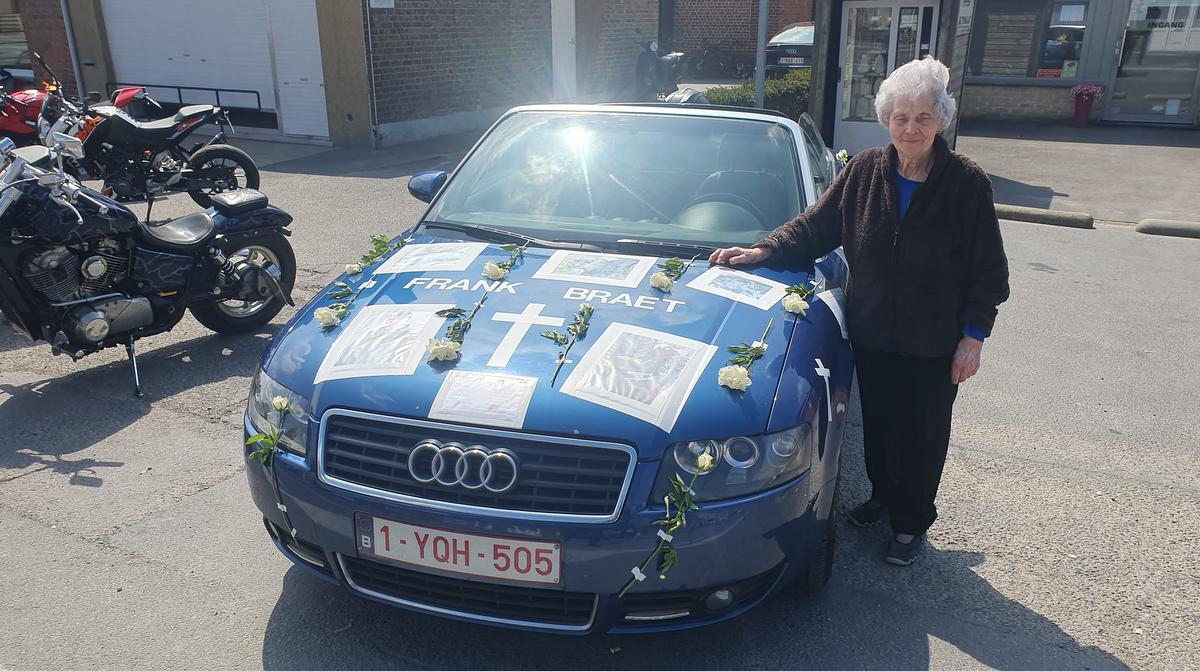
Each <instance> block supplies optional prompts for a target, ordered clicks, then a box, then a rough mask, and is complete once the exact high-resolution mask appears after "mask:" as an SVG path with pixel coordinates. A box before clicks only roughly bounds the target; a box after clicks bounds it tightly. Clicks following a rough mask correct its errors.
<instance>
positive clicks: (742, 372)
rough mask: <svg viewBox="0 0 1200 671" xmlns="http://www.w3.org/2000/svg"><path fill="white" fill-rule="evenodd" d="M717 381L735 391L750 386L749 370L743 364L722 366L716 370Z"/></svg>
mask: <svg viewBox="0 0 1200 671" xmlns="http://www.w3.org/2000/svg"><path fill="white" fill-rule="evenodd" d="M717 383H718V384H720V385H721V386H722V387H729V388H730V389H736V390H737V391H745V389H746V387H749V386H750V371H749V370H747V369H746V367H745V366H724V367H722V368H721V370H718V371H717Z"/></svg>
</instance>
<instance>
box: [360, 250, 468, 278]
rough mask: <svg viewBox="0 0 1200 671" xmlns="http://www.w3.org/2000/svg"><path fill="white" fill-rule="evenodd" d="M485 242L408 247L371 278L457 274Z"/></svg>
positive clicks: (384, 264) (396, 254) (395, 255)
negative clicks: (415, 274) (442, 273)
mask: <svg viewBox="0 0 1200 671" xmlns="http://www.w3.org/2000/svg"><path fill="white" fill-rule="evenodd" d="M485 249H487V243H486V242H441V243H436V244H430V245H412V244H410V245H408V246H406V247H404V248H402V249H400V251H398V252H396V253H395V254H393V255H392V256H391V258H389V259H388V260H387V261H384V262H383V265H381V266H379V267H378V268H376V269H375V272H374V273H372V274H374V275H382V274H387V273H421V272H433V271H442V272H461V271H464V270H466V269H467V268H470V267H471V264H472V263H474V262H475V259H477V258H479V255H480V254H481V253H482V252H483V250H485Z"/></svg>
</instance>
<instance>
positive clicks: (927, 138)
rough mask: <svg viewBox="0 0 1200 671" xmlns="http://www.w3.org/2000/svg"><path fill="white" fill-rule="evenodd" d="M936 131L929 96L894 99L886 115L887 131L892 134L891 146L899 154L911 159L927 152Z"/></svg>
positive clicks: (931, 99)
mask: <svg viewBox="0 0 1200 671" xmlns="http://www.w3.org/2000/svg"><path fill="white" fill-rule="evenodd" d="M937 132H938V122H937V117H935V116H934V115H933V98H932V97H931V96H922V97H920V98H916V99H912V98H904V97H900V98H897V99H896V102H895V105H893V107H892V115H891V116H890V117H888V133H890V134H891V136H892V146H894V147H895V148H896V152H897V153H899V154H900V156H902V157H904V158H906V159H909V160H912V159H917V158H920V157H922V156H924V155H926V154H928V153H929V152H930V151H931V148H932V147H933V136H934V135H937Z"/></svg>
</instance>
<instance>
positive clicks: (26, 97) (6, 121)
mask: <svg viewBox="0 0 1200 671" xmlns="http://www.w3.org/2000/svg"><path fill="white" fill-rule="evenodd" d="M10 81H12V74H11V73H9V71H8V70H2V69H0V137H7V138H11V139H12V141H13V142H15V143H16V144H17V146H18V147H27V146H29V145H32V144H37V143H38V141H39V140H38V126H37V124H38V115H39V114H41V110H42V99H43V98H44V97H45V95H46V94H45V92H44V91H41V90H38V89H25V90H24V91H9V90H8V89H9V82H10Z"/></svg>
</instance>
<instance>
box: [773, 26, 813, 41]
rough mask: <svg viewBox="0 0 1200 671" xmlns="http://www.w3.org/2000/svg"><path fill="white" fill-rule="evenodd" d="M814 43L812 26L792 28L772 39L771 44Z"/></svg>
mask: <svg viewBox="0 0 1200 671" xmlns="http://www.w3.org/2000/svg"><path fill="white" fill-rule="evenodd" d="M812 43H813V27H812V26H792V27H791V28H788V29H787V30H784V31H783V32H782V33H779V34H778V35H776V36H775V37H772V38H771V44H812Z"/></svg>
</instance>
